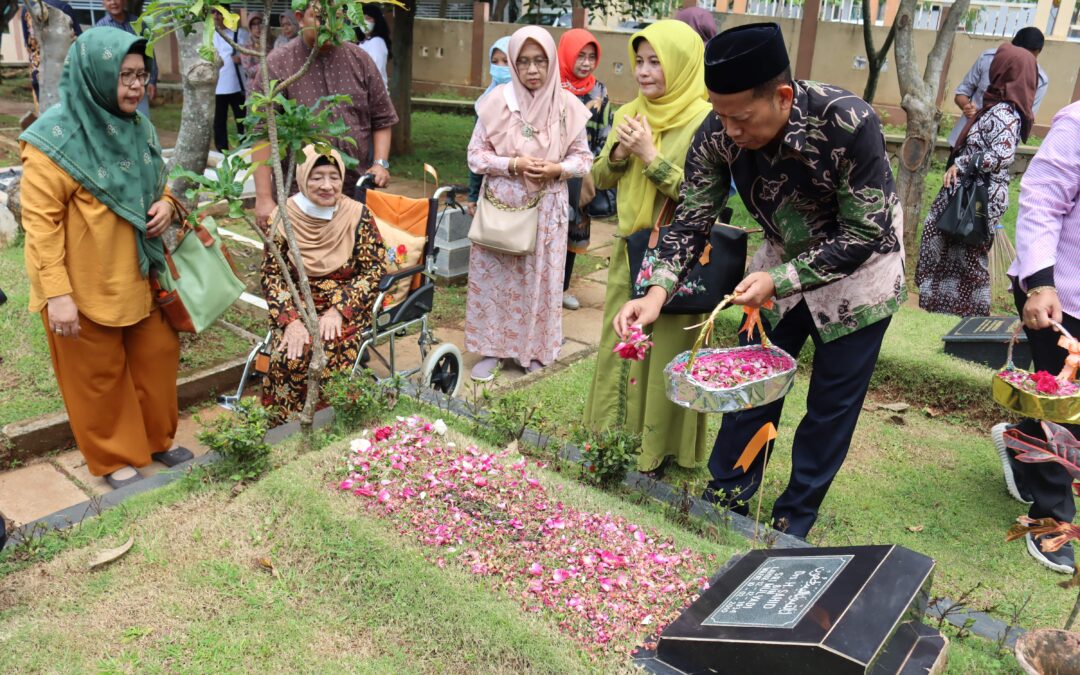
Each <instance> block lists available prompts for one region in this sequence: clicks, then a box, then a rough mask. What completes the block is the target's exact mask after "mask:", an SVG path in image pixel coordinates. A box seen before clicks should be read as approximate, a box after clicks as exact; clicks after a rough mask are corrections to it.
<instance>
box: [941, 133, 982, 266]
mask: <svg viewBox="0 0 1080 675" xmlns="http://www.w3.org/2000/svg"><path fill="white" fill-rule="evenodd" d="M981 163H982V153H981V152H980V153H977V154H975V155H973V156H972V158H971V165H972V166H973V167H974V166H979V165H980V164H981ZM977 178H978V172H973V175H972V176H971V177H970V178H968V179H967V180H964V181H961V182H960V184H959V185H958V186H957V188H956V193H955V194H954V195H953V196H952V199H950V200H949V203H948V204H946V205H945V210H944V211H942V212H941V216H940V217H939V218H938V220H937V223H936V224H935V225H936V227H937V229H938V230H939V231H940V232H941V233H942V234H943V235H945V236H946V237H947V238H949V239H952V240H953V241H957V242H960V243H963V244H965V245H967V246H983V245H984V244H986V243H987V242H989V241H990V240H991V239H992V238H993V236H994V233H993V232H992V231H991V229H990V224H989V214H988V213H987V206H988V205H989V201H990V193H989V191H988V190H987V189H986V184H985V183H980V182H979V181H978V179H977Z"/></svg>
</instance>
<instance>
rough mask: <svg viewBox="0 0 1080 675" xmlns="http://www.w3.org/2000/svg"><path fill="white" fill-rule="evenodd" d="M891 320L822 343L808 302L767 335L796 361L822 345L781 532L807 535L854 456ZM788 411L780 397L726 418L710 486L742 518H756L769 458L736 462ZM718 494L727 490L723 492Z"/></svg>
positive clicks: (778, 520) (778, 519) (776, 515)
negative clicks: (753, 512)
mask: <svg viewBox="0 0 1080 675" xmlns="http://www.w3.org/2000/svg"><path fill="white" fill-rule="evenodd" d="M890 321H891V318H886V319H882V320H881V321H877V322H875V323H873V324H870V325H869V326H867V327H865V328H862V329H860V330H857V331H855V332H854V333H849V334H848V335H845V336H843V337H841V338H837V339H836V340H833V341H832V342H823V341H822V340H821V338H820V337H819V336H818V333H817V328H816V327H815V326H814V321H813V318H812V317H811V315H810V310H809V309H808V308H807V306H806V303H805V302H801V303H799V304H798V305H796V306H795V307H794V308H793V309H791V310H790V311H789V312H788V313H787V314H785V315H784V318H783V319H781V320H780V322H779V323H777V324H776V327H775V328H772V329H770V330H767V331H766V334H767V335H768V336H769V339H770V340H771V341H772V342H773V343H774V344H776V345H777V346H778V347H780V348H781V349H783V350H784V351H786V352H787V353H789V354H791V355H792V356H796V357H797V356H798V354H799V352H800V351H802V348H803V345H804V344H806V340H807V338H810V339H812V340H813V341H814V347H815V351H814V362H813V370H812V371H811V374H810V391H809V392H808V393H807V396H806V415H805V416H804V417H803V418H802V421H801V422H800V423H799V426H798V428H797V429H796V430H795V440H794V443H793V445H792V447H791V477H790V478H789V480H788V485H787V488H786V489H785V490H784V492H783V493H782V494H781V495H780V497H779V498H778V499H777V500H776V503H775V504H774V505H773V511H772V518H773V526H774V527H776V528H777V529H778V530H782V531H785V532H787V533H788V534H793V535H795V536H798V537H806V535H807V533H808V532H810V528H811V527H813V525H814V521H815V520H817V514H818V508H819V507H820V506H821V502H822V501H823V500H824V499H825V493H826V492H828V490H829V485H831V484H832V481H833V478H834V477H835V476H836V473H837V472H838V471H839V470H840V466H841V465H842V464H843V463H844V458H845V457H847V452H848V446H850V445H851V436H852V434H854V433H855V424H856V423H857V422H858V421H859V413H860V411H861V410H862V404H863V399H864V398H865V397H866V390H867V388H868V387H869V386H870V376H871V375H873V373H874V366H875V365H876V364H877V358H878V353H879V352H880V351H881V341H882V339H883V338H884V337H885V329H886V328H888V327H889V323H890ZM740 338H741V340H742V341H743V343H744V344H745V343H746V337H745V335H742V334H740ZM783 407H784V401H783V399H781V400H779V401H776V402H774V403H770V404H769V405H766V406H761V407H759V408H752V409H750V410H745V411H741V412H737V413H729V414H727V415H724V421H723V423H722V424H721V425H720V433H718V434H717V436H716V443H715V444H714V445H713V451H712V456H711V457H710V458H709V471H710V472H711V473H712V476H713V480H712V481H710V483H709V488H710V490H711V491H714V496H713V499H714V500H719V501H721V502H722V503H726V504H727V505H728V506H729V508H731V510H733V511H735V512H736V513H741V514H743V515H748V514H749V513H750V508H751V500H750V498H751V497H753V496H754V494H755V493H756V492H757V489H758V486H759V485H760V484H761V477H762V469H763V468H764V465H765V454H766V453H765V452H762V453H761V454H760V455H758V458H757V460H756V461H755V462H754V463H753V464H752V465H751V466H750V469H749V470H748V471H746V472H745V473H743V470H742V468H734V467H735V462H736V461H737V460H738V458H739V455H741V454H742V452H743V449H744V448H745V447H746V445H747V443H749V442H750V439H751V438H753V436H754V434H756V433H757V431H758V429H760V428H761V427H762V426H764V425H765V424H766V423H767V422H772V423H773V424H774V425H779V422H780V412H781V410H782V409H783ZM716 491H720V492H719V494H718V495H716V494H715V492H716ZM706 497H707V498H708V497H709V493H706ZM754 503H755V504H756V500H755V501H754Z"/></svg>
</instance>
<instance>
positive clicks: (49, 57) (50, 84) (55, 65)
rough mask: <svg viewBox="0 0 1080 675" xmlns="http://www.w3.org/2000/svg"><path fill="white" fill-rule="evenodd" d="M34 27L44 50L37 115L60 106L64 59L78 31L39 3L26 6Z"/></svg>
mask: <svg viewBox="0 0 1080 675" xmlns="http://www.w3.org/2000/svg"><path fill="white" fill-rule="evenodd" d="M25 7H26V9H27V11H28V12H29V14H30V22H31V25H33V27H34V39H36V40H37V42H38V45H39V46H40V48H41V65H40V66H39V67H38V90H39V91H40V92H41V94H40V98H39V99H38V115H39V116H40V115H41V114H42V113H44V112H45V111H46V110H48V109H49V108H51V107H53V106H54V105H56V104H57V103H59V102H60V75H61V74H62V73H63V72H64V59H65V58H67V53H68V48H69V47H71V43H72V42H74V41H75V29H74V27H73V26H72V25H71V19H70V18H68V16H67V14H64V13H63V12H61V11H60V10H58V9H57V10H55V11H54V10H53V8H51V7H49V6H48V5H46V4H45V3H44V2H41V1H40V0H27V2H26V5H25Z"/></svg>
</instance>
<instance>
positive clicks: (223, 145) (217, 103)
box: [214, 91, 244, 152]
mask: <svg viewBox="0 0 1080 675" xmlns="http://www.w3.org/2000/svg"><path fill="white" fill-rule="evenodd" d="M229 108H232V113H233V119H234V120H236V132H237V133H238V134H243V133H244V92H242V91H238V92H236V93H234V94H218V95H216V96H215V97H214V146H215V147H217V149H218V152H225V151H226V150H228V149H229Z"/></svg>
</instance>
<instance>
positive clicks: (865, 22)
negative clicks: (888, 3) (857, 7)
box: [862, 0, 896, 71]
mask: <svg viewBox="0 0 1080 675" xmlns="http://www.w3.org/2000/svg"><path fill="white" fill-rule="evenodd" d="M893 25H896V24H895V23H894V24H893ZM872 28H873V26H872V20H871V19H870V3H869V2H868V0H863V3H862V38H863V45H864V46H865V47H866V58H867V60H868V61H869V63H868V64H867V65H868V67H869V68H870V70H871V71H873V70H875V69H876V68H877V62H878V52H877V48H876V47H874V31H873V29H872Z"/></svg>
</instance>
